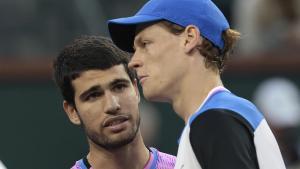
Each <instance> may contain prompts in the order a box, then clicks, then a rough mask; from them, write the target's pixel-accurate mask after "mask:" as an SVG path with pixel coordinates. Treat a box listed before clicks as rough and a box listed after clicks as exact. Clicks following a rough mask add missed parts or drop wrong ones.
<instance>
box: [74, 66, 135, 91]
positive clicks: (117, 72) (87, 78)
mask: <svg viewBox="0 0 300 169" xmlns="http://www.w3.org/2000/svg"><path fill="white" fill-rule="evenodd" d="M115 79H127V80H129V81H130V78H129V76H128V74H127V72H126V71H125V68H124V66H123V65H116V66H113V67H111V68H109V69H106V70H88V71H85V72H82V73H81V74H80V76H79V77H78V78H77V79H75V80H73V81H72V85H73V87H74V90H75V93H80V92H82V91H84V90H86V89H88V88H90V87H91V86H94V85H100V86H102V87H106V86H108V85H109V84H110V83H111V82H112V81H114V80H115Z"/></svg>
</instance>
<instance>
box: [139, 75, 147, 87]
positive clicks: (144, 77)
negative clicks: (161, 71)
mask: <svg viewBox="0 0 300 169" xmlns="http://www.w3.org/2000/svg"><path fill="white" fill-rule="evenodd" d="M147 77H148V76H146V75H144V76H139V77H138V78H139V82H140V84H141V85H143V83H145V81H146V79H147Z"/></svg>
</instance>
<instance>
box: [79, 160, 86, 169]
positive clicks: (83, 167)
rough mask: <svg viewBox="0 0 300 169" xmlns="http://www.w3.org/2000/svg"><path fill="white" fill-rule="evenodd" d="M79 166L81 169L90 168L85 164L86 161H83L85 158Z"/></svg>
mask: <svg viewBox="0 0 300 169" xmlns="http://www.w3.org/2000/svg"><path fill="white" fill-rule="evenodd" d="M79 166H80V169H88V168H87V167H86V166H85V164H84V162H83V159H81V160H80V161H79Z"/></svg>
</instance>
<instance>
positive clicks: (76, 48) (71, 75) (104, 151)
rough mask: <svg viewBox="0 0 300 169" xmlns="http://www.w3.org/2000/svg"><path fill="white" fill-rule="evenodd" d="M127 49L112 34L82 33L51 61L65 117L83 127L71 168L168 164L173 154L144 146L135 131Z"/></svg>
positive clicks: (161, 168)
mask: <svg viewBox="0 0 300 169" xmlns="http://www.w3.org/2000/svg"><path fill="white" fill-rule="evenodd" d="M128 62H129V55H128V53H126V52H123V51H122V50H120V49H118V48H117V47H116V46H114V44H113V43H112V42H111V40H109V39H107V38H104V37H100V36H83V37H81V38H79V39H76V40H75V41H74V42H73V43H72V44H70V45H68V46H66V47H65V48H64V49H63V51H62V52H61V53H60V54H59V55H58V57H57V58H56V60H55V61H54V65H53V68H54V78H55V82H56V84H57V85H58V86H59V88H60V90H61V93H62V95H63V98H64V101H63V108H64V110H65V112H66V114H67V115H68V117H69V119H70V121H71V122H72V123H73V124H75V125H80V126H82V127H83V129H84V131H85V133H86V135H87V140H88V144H89V153H88V155H87V156H86V157H84V158H83V159H81V160H79V161H77V162H76V164H75V165H74V166H73V167H72V169H87V168H93V169H100V168H105V169H141V168H146V169H150V168H151V169H152V168H153V169H171V168H173V167H174V165H175V157H174V156H171V155H168V154H165V153H162V152H159V151H157V150H156V149H155V148H147V147H146V146H145V144H144V142H143V139H142V136H141V132H140V114H139V108H138V103H139V101H140V95H139V92H138V88H137V83H136V78H135V72H134V71H133V70H132V69H129V68H128Z"/></svg>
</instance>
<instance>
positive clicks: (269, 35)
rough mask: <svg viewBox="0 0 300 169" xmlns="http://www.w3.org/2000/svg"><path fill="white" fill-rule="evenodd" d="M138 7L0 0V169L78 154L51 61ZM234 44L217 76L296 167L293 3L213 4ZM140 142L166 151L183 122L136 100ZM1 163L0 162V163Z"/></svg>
mask: <svg viewBox="0 0 300 169" xmlns="http://www.w3.org/2000/svg"><path fill="white" fill-rule="evenodd" d="M145 2H146V0H89V1H82V0H61V1H53V0H26V1H22V0H1V1H0V105H1V106H0V168H1V169H2V168H3V167H6V168H7V169H17V168H23V169H38V168H44V169H53V168H59V169H60V168H61V169H64V168H70V166H71V165H72V164H74V162H75V161H76V160H78V159H80V158H82V157H83V156H84V155H85V154H86V153H87V151H88V149H87V143H86V138H85V135H84V133H83V131H82V130H81V129H80V128H79V127H76V126H74V125H72V124H71V123H70V122H69V120H68V118H67V116H66V115H65V113H64V112H63V109H62V98H61V96H60V94H59V93H58V90H57V88H56V86H55V85H54V82H53V81H52V77H51V76H52V75H51V73H52V72H51V71H52V70H51V65H52V60H53V58H54V57H56V55H57V54H58V52H59V51H60V50H61V49H62V48H63V47H64V45H66V44H68V43H69V42H71V41H72V39H74V38H75V37H78V36H79V35H82V34H86V35H104V36H108V30H107V26H106V21H107V20H108V19H112V18H116V17H124V16H129V15H133V14H134V13H135V12H136V11H137V10H138V9H139V8H140V7H141V6H142V5H143V4H144V3H145ZM214 2H215V3H216V4H217V5H218V6H219V8H221V10H222V11H223V12H224V14H225V15H226V17H227V18H228V20H229V21H230V23H231V25H232V28H234V29H237V30H239V31H240V32H241V33H242V39H241V41H240V43H239V45H238V46H237V50H236V51H235V53H234V56H233V57H232V58H231V60H230V61H229V64H228V66H227V68H226V70H225V72H224V74H223V81H224V84H225V86H226V87H227V88H228V89H230V90H231V91H232V92H233V93H235V94H237V95H239V96H241V97H245V98H247V99H248V100H252V101H253V102H255V103H256V104H257V105H258V107H259V109H260V110H262V111H264V113H265V116H266V118H267V120H268V123H269V124H270V126H271V127H272V130H273V132H274V134H275V136H276V137H277V139H278V142H279V145H280V148H281V151H282V153H283V157H284V160H285V163H286V164H287V166H288V168H289V169H297V168H300V167H299V166H298V165H299V164H298V163H299V160H300V158H299V153H300V142H299V136H300V131H299V129H300V128H299V124H300V122H299V119H300V118H299V115H300V108H299V107H300V98H299V88H300V76H299V74H300V57H299V55H300V1H299V0H251V1H249V0H214ZM141 111H142V120H143V122H142V124H143V126H142V130H143V134H144V137H145V139H146V143H147V144H148V145H149V146H154V147H157V148H159V149H160V150H162V151H164V152H168V153H171V154H176V151H177V140H178V138H179V136H180V134H181V131H182V129H183V126H184V123H183V121H182V120H181V119H179V117H177V115H175V113H174V112H173V111H172V108H171V107H170V106H169V105H168V104H162V103H160V104H158V103H155V104H153V103H148V102H145V101H142V102H141ZM1 161H2V163H3V164H2V163H1Z"/></svg>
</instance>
